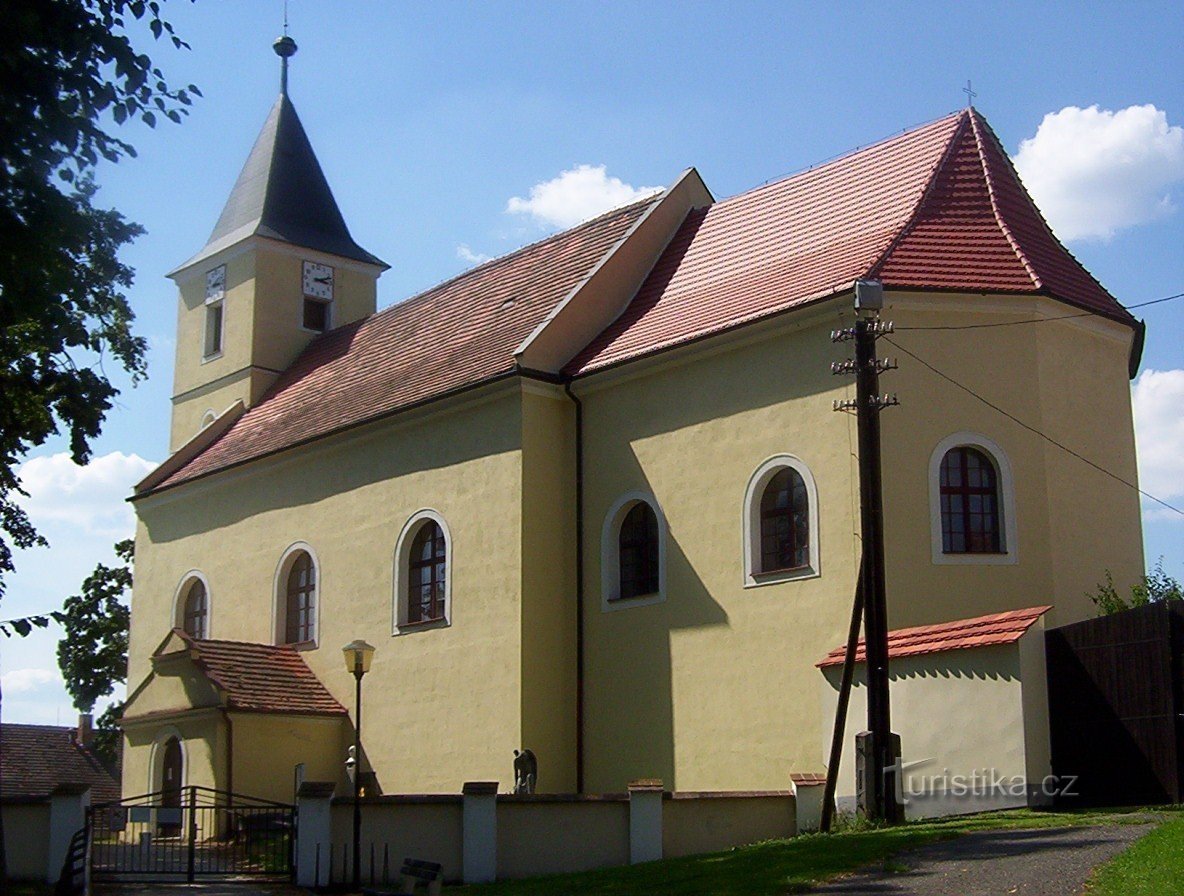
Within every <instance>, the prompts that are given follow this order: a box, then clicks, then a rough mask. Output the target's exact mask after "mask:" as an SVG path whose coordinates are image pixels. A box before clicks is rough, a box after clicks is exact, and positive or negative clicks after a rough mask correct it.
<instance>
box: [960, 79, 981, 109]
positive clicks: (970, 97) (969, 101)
mask: <svg viewBox="0 0 1184 896" xmlns="http://www.w3.org/2000/svg"><path fill="white" fill-rule="evenodd" d="M962 92H963V93H964V94H966V108H967V109H971V108H973V107H974V98H975V97H976V96H978V94H977V93H975V92H974V90H973V89H972V88H971V86H970V79H969V78H967V79H966V86H965V87H963V88H962Z"/></svg>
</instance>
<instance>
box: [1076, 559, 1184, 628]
mask: <svg viewBox="0 0 1184 896" xmlns="http://www.w3.org/2000/svg"><path fill="white" fill-rule="evenodd" d="M1089 599H1090V600H1092V601H1093V602H1094V606H1096V607H1097V608H1098V615H1099V616H1109V615H1111V614H1112V613H1121V612H1122V611H1123V610H1130V609H1132V608H1133V607H1145V606H1147V604H1155V603H1159V602H1161V601H1166V600H1184V589H1182V588H1181V586H1180V583H1179V581H1177V580H1176V579H1174V578H1172V577H1171V576H1169V575H1168V574H1167V573H1166V572H1164V571H1163V557H1160V558H1159V561H1158V562H1157V563H1156V564H1155V568H1154V569H1152V570H1151V572H1150V573H1147V574H1146V575H1144V576H1142V577H1141V578H1140V579H1139V581H1138V582H1136V583H1135V584H1134V585H1132V586H1131V592H1130V597H1129V598H1127V597H1123V596H1122V595H1121V594H1119V593H1118V589H1117V588H1116V587H1115V585H1114V576H1112V575H1111V574H1110V570H1106V581H1104V582H1100V583H1099V584H1098V590H1097V591H1095V592H1094V593H1093V594H1090V595H1089Z"/></svg>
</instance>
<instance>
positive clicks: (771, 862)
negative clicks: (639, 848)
mask: <svg viewBox="0 0 1184 896" xmlns="http://www.w3.org/2000/svg"><path fill="white" fill-rule="evenodd" d="M1162 817H1163V816H1161V815H1157V816H1153V817H1149V815H1148V813H1147V812H1135V811H1131V812H1124V811H1118V812H1074V813H1061V812H1057V813H1053V812H1034V811H1029V810H1016V811H1009V812H991V813H984V814H982V815H971V816H963V817H959V818H949V819H941V820H938V821H926V822H913V823H910V824H905V825H901V826H899V827H894V828H873V829H865V830H849V831H844V832H841V833H834V834H825V835H824V834H803V835H802V836H800V837H794V838H793V839H791V840H770V841H767V842H765V843H756V844H753V845H752V846H745V847H740V848H738V849H732V850H729V851H727V852H720V853H711V854H707V855H698V856H686V857H685V858H680V859H666V860H663V861H660V862H650V863H647V864H644V865H633V866H629V867H624V868H606V869H603V870H599V871H586V872H581V873H578V874H565V875H555V876H549V877H536V878H529V879H526V880H515V881H500V882H498V883H495V884H485V885H482V886H471V887H463V888H461V887H458V888H455V889H454V890H452V892H455V893H457V894H460V893H465V894H470V893H471V894H472V896H543V894H554V893H563V894H565V896H600V894H609V893H612V894H629V893H638V894H641V893H645V894H663V896H782V894H785V893H793V892H801V891H803V890H807V889H809V888H810V887H812V886H815V885H817V884H819V883H822V882H823V881H826V880H829V879H831V878H834V877H837V876H839V875H841V874H844V873H847V872H851V871H854V870H856V869H858V868H863V867H867V866H875V865H880V866H883V863H884V862H886V861H887V860H889V859H891V857H892V856H894V855H896V854H897V853H900V852H903V851H905V850H909V849H915V848H916V847H918V846H924V845H925V844H927V843H933V842H935V841H938V840H948V839H951V838H953V837H959V836H961V835H962V834H966V833H969V832H971V831H990V830H1003V829H1010V828H1054V827H1074V826H1079V825H1092V824H1122V823H1130V824H1136V823H1144V822H1147V821H1149V820H1160V819H1161V818H1162ZM1182 820H1184V819H1182ZM1114 892H1115V893H1118V892H1122V893H1124V894H1125V893H1126V892H1127V891H1122V890H1116V891H1114ZM1147 892H1153V891H1151V890H1149V891H1147ZM1157 892H1164V891H1157Z"/></svg>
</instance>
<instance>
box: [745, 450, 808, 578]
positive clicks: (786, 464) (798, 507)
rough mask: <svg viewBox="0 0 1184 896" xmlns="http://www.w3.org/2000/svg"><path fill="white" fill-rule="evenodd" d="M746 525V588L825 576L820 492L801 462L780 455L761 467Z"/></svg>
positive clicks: (748, 497) (749, 496) (751, 483)
mask: <svg viewBox="0 0 1184 896" xmlns="http://www.w3.org/2000/svg"><path fill="white" fill-rule="evenodd" d="M743 523H744V584H745V586H746V587H752V586H757V585H770V584H773V583H776V582H784V581H788V580H790V579H805V578H811V577H813V576H817V575H818V574H819V561H818V490H817V488H816V486H815V485H814V477H813V475H811V473H810V469H809V467H807V466H806V464H805V463H804V462H803V461H802V460H801V459H800V458H797V457H795V456H794V455H792V454H778V455H775V456H774V457H770V458H769V459H768V460H766V461H765V462H764V463H763V464H761V465H760V466H759V467H757V469H756V472H755V473H753V474H752V478H750V479H749V480H748V488H747V490H746V491H745V494H744V519H743Z"/></svg>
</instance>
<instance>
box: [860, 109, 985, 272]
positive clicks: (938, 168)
mask: <svg viewBox="0 0 1184 896" xmlns="http://www.w3.org/2000/svg"><path fill="white" fill-rule="evenodd" d="M953 115H957V116H960V117H961V118H962V120H961V121H960V122H958V126H957V127H956V128H954V130H953V132H952V133H951V134H950V139H949V142H948V143H946V148H945V149H944V150H943V151H942V154H941V155H940V156H939V157H938V160H937V163H936V164H935V165H934V166H933V170H932V171H930V172H929V181H928V183H926V184H925V189H924V190H923V191H922V193H921V198H920V199H919V200H918V201H917V204H916V205H915V206H914V207H913V213H912V214H911V215H910V216H909V219H908V220H907V221H906V222H905V224H904V226H903V227H901V228H900V230H899V231H898V232H897V233H896V236H894V237H892V239H890V240H889V241H888V245H887V246H886V247H885V248H884V251H883V252H882V253H880V257H879V258H877V259H876V262H875V264H873V265H872V266H871V267H870V268H868V271H867V273H866V274H865V275H864V276H865V277H866V278H869V279H875V278H876V275H877V274H878V273H879V271H880V269H881V268H883V267H884V265H885V264H886V263H887V262H888V259H890V258H891V257H892V252H893V250H895V249H896V247H897V246H899V245H900V244H901V243H903V242H904V241H905V240H906V239H907V238H908V236H909V234H911V233H912V232H913V230H914V229H915V228H916V226H917V224H918V222H919V221H920V220H921V212H922V210H923V209H924V208H925V207H926V205H927V204H928V202H929V199H930V197H931V196H932V195H933V191H934V188H935V187H936V185H937V182H938V178H939V176H940V175H941V172H942V169H944V168H945V166H946V164H947V163H948V162H949V161H950V157H951V156H953V155H954V153H955V152H957V149H958V144H959V143H960V142H961V141H962V137H963V135H964V134H965V132H966V128H967V126H968V121H969V116H968V115H967V114H966V112H965V111H961V112H955V113H953ZM949 117H952V116H948V115H946V116H942V118H939V119H937V121H941V120H943V119H944V118H949Z"/></svg>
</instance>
